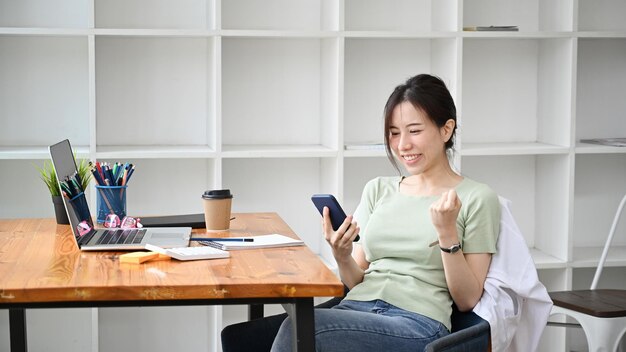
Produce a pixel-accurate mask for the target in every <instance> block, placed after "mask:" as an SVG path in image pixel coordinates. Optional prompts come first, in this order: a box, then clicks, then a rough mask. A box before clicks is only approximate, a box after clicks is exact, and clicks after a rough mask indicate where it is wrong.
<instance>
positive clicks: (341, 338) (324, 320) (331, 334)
mask: <svg viewBox="0 0 626 352" xmlns="http://www.w3.org/2000/svg"><path fill="white" fill-rule="evenodd" d="M448 334H449V332H448V329H446V327H445V326H444V325H443V324H441V323H440V322H438V321H436V320H433V319H430V318H428V317H425V316H423V315H421V314H417V313H413V312H409V311H406V310H404V309H400V308H398V307H396V306H393V305H391V304H389V303H387V302H385V301H381V300H375V301H368V302H360V301H351V300H343V301H342V302H341V303H339V304H338V305H337V306H335V307H333V308H331V309H316V310H315V350H316V351H342V352H351V351H358V352H368V351H372V352H380V351H398V352H400V351H420V352H421V351H423V350H424V347H425V346H426V345H427V344H428V343H430V342H432V341H434V340H436V339H438V338H440V337H443V336H445V335H448ZM291 335H292V328H291V318H287V319H285V321H284V322H283V323H282V325H281V326H280V330H279V331H278V335H276V339H275V340H274V344H273V345H272V352H287V351H291V343H292V342H291Z"/></svg>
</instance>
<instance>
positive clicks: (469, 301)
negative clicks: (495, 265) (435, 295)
mask: <svg viewBox="0 0 626 352" xmlns="http://www.w3.org/2000/svg"><path fill="white" fill-rule="evenodd" d="M460 209H461V201H460V199H459V198H458V196H457V194H456V192H455V191H454V190H450V191H448V192H446V193H444V194H443V195H442V196H441V198H440V199H439V201H437V202H435V203H434V204H433V205H432V206H431V209H430V212H431V218H432V221H433V225H434V226H435V229H436V230H437V233H438V236H439V245H440V246H441V247H443V248H449V247H451V246H453V245H454V244H457V243H458V230H457V228H456V218H457V216H458V214H459V211H460ZM441 259H442V261H443V268H444V272H445V276H446V283H447V284H448V289H449V290H450V295H451V296H452V299H453V300H454V303H456V305H457V308H458V309H459V310H460V311H462V312H463V311H469V310H471V309H472V308H474V306H475V305H476V304H477V303H478V301H479V300H480V297H481V296H482V294H483V287H484V284H485V279H486V278H487V271H488V270H489V264H490V263H491V254H489V253H476V254H473V253H472V254H464V253H463V251H462V250H459V251H457V252H455V253H446V252H444V251H441Z"/></svg>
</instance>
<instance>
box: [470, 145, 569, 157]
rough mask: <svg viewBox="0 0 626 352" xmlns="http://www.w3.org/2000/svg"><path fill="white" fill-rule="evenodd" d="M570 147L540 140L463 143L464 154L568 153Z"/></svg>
mask: <svg viewBox="0 0 626 352" xmlns="http://www.w3.org/2000/svg"><path fill="white" fill-rule="evenodd" d="M568 152H569V148H568V147H564V146H559V145H552V144H546V143H539V142H534V143H533V142H510V143H504V142H503V143H463V145H462V148H461V151H460V154H461V155H462V156H483V155H484V156H488V155H541V154H567V153H568Z"/></svg>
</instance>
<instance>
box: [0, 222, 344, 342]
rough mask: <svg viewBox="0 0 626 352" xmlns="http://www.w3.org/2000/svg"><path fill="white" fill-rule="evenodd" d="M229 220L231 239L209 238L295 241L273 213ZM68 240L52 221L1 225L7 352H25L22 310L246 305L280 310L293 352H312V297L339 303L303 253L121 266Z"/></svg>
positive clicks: (321, 269) (331, 278) (330, 281)
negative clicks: (289, 320) (288, 323)
mask: <svg viewBox="0 0 626 352" xmlns="http://www.w3.org/2000/svg"><path fill="white" fill-rule="evenodd" d="M234 216H235V217H236V219H235V220H233V221H232V222H231V230H230V231H227V232H224V233H211V237H219V236H241V235H244V234H246V235H248V234H249V235H260V234H267V233H280V234H284V235H288V236H292V237H297V236H296V235H295V234H294V232H293V231H292V230H291V229H290V228H289V226H287V224H285V222H284V221H283V220H282V219H281V218H280V217H279V216H278V215H277V214H275V213H250V214H234ZM193 233H194V235H195V236H196V237H201V236H202V235H204V234H205V231H204V230H194V231H193ZM72 236H73V235H72V233H71V231H70V228H69V225H57V224H56V222H55V221H54V219H15V220H0V308H8V309H9V317H10V318H9V319H10V330H11V350H12V351H25V350H26V347H27V346H26V315H25V309H28V308H62V307H124V306H173V305H223V304H249V305H251V306H252V307H256V308H257V310H256V312H257V313H256V314H257V315H258V314H259V310H258V307H259V305H262V304H266V303H281V304H283V306H284V307H285V309H286V310H287V312H288V313H289V314H290V315H291V316H292V317H293V319H294V321H295V322H296V324H294V329H295V334H294V350H298V351H314V350H315V347H314V344H315V340H314V337H313V297H332V296H341V295H343V284H342V283H341V281H340V280H339V279H338V278H337V277H336V276H335V275H334V274H333V273H332V272H331V271H330V270H329V269H328V268H327V267H326V266H325V265H324V264H323V263H322V261H321V260H320V259H319V258H318V257H317V256H316V255H315V254H314V253H312V252H311V251H310V250H309V248H308V247H306V246H300V247H286V248H273V249H252V250H242V251H231V257H230V258H228V259H211V260H199V261H188V262H179V261H175V260H171V261H159V262H148V263H144V264H126V263H120V262H119V260H118V256H119V254H121V253H122V252H81V251H79V250H78V247H77V245H76V242H75V241H74V239H73V237H72ZM207 237H208V236H207ZM192 245H193V244H192ZM260 307H262V306H260ZM260 314H262V308H261V311H260Z"/></svg>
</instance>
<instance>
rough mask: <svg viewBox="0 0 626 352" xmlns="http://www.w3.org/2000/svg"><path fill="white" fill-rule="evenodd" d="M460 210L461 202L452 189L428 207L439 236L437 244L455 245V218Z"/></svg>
mask: <svg viewBox="0 0 626 352" xmlns="http://www.w3.org/2000/svg"><path fill="white" fill-rule="evenodd" d="M460 210H461V200H460V199H459V196H458V195H457V194H456V191H455V190H454V189H451V190H449V191H446V192H444V193H443V194H442V195H441V198H439V200H437V201H435V202H434V203H433V204H432V205H431V206H430V218H431V220H432V222H433V225H434V226H435V229H436V230H437V233H438V234H439V242H440V243H442V242H446V243H448V242H452V243H457V242H458V237H457V229H456V218H457V217H458V215H459V211H460Z"/></svg>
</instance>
